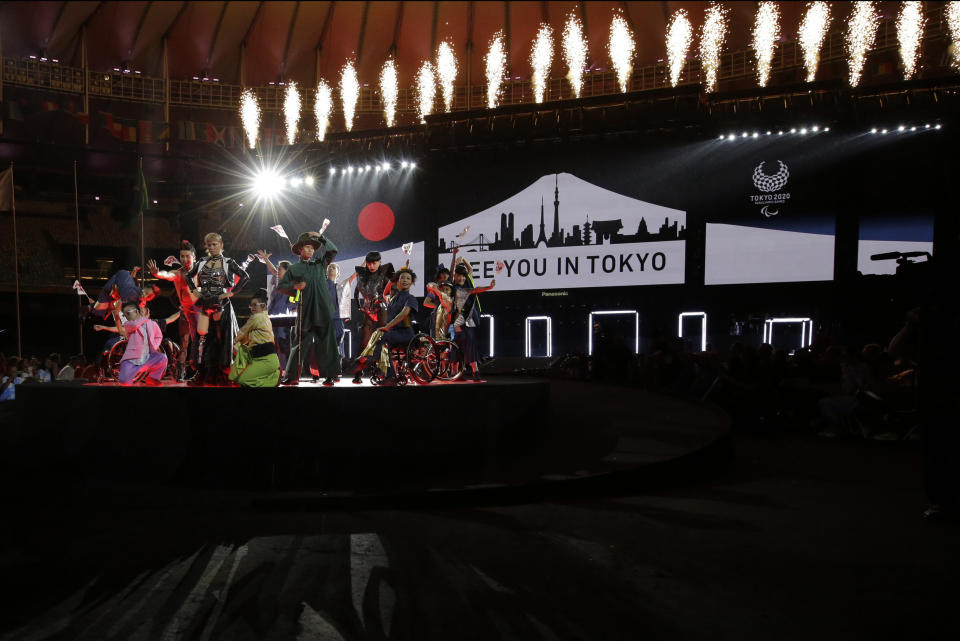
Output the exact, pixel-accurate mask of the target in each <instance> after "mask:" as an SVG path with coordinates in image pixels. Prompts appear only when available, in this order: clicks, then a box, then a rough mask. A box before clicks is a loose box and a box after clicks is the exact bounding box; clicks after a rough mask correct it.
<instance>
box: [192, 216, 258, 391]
mask: <svg viewBox="0 0 960 641" xmlns="http://www.w3.org/2000/svg"><path fill="white" fill-rule="evenodd" d="M203 244H204V246H206V248H207V255H206V256H204V257H203V258H201V259H200V260H199V261H197V264H196V265H194V266H193V269H192V270H190V272H189V273H188V274H187V279H188V284H189V285H192V287H191V297H192V298H193V299H194V302H195V304H196V308H197V310H198V312H199V315H198V318H197V335H198V337H197V350H196V363H197V375H196V376H195V377H194V378H193V380H192V381H191V384H192V385H203V384H204V383H206V382H211V383H213V384H218V383H223V382H224V381H225V380H226V378H225V373H226V371H227V370H228V369H229V368H230V364H231V363H232V362H233V339H234V337H235V336H236V335H237V319H236V316H234V313H233V305H232V304H231V303H230V298H232V297H233V295H234V294H235V293H236V292H238V291H239V290H241V289H242V288H243V286H244V285H246V284H247V281H249V280H250V277H249V276H248V275H247V272H246V271H244V270H243V268H241V267H240V265H239V264H237V261H235V260H233V259H232V258H228V257H227V256H224V255H223V238H222V237H221V236H220V234H217V233H213V232H211V233H209V234H207V235H206V236H204V238H203ZM194 280H195V281H196V284H195V285H194V284H193V283H194ZM234 282H236V284H234ZM211 321H213V323H211Z"/></svg>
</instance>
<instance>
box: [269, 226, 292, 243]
mask: <svg viewBox="0 0 960 641" xmlns="http://www.w3.org/2000/svg"><path fill="white" fill-rule="evenodd" d="M270 229H272V230H273V231H275V232H277V235H278V236H280V238H286V239H287V240H290V237H289V236H287V232H285V231H283V225H274V226H273V227H271V228H270Z"/></svg>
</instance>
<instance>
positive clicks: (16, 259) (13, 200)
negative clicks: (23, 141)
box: [10, 161, 23, 358]
mask: <svg viewBox="0 0 960 641" xmlns="http://www.w3.org/2000/svg"><path fill="white" fill-rule="evenodd" d="M16 191H17V190H16V187H15V186H14V180H13V162H12V161H11V163H10V211H11V213H12V214H13V279H14V283H15V284H16V285H15V287H16V299H15V300H16V305H15V306H16V310H17V358H23V340H22V336H21V335H20V251H19V248H18V247H17V195H16Z"/></svg>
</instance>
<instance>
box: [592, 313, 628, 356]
mask: <svg viewBox="0 0 960 641" xmlns="http://www.w3.org/2000/svg"><path fill="white" fill-rule="evenodd" d="M624 314H633V353H634V354H639V353H640V314H639V313H638V312H637V310H635V309H629V310H626V309H617V310H610V311H604V312H590V313H589V314H587V356H593V317H594V316H617V315H624Z"/></svg>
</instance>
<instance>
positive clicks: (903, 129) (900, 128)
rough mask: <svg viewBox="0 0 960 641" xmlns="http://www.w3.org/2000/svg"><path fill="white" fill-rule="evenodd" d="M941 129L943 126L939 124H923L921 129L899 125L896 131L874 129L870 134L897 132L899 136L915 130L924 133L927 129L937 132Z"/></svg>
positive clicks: (919, 127)
mask: <svg viewBox="0 0 960 641" xmlns="http://www.w3.org/2000/svg"><path fill="white" fill-rule="evenodd" d="M942 128H943V125H941V124H940V123H937V124H935V125H931V124H930V123H924V125H923V127H921V126H920V125H900V126H898V127H897V128H896V129H886V128H878V127H874V128H873V129H871V130H870V133H871V134H888V133H891V132H894V131H895V132H897V133H901V134H902V133H906V132H908V131H917V130H924V131H926V130H928V129H934V130H937V131H939V130H940V129H942Z"/></svg>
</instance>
